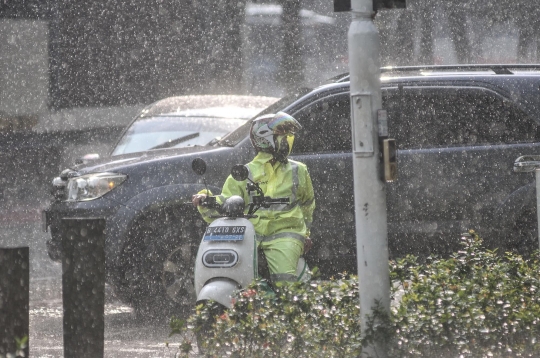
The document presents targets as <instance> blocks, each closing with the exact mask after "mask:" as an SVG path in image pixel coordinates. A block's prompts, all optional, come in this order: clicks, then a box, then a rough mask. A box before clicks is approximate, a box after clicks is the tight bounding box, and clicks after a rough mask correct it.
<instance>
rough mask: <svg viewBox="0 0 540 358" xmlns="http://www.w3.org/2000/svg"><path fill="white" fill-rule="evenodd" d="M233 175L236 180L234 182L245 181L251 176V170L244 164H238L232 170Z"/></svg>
mask: <svg viewBox="0 0 540 358" xmlns="http://www.w3.org/2000/svg"><path fill="white" fill-rule="evenodd" d="M231 175H232V177H233V178H234V180H237V181H244V180H246V179H247V178H248V176H249V170H248V168H247V167H246V166H245V165H242V164H236V165H235V166H234V167H232V169H231Z"/></svg>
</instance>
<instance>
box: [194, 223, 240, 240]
mask: <svg viewBox="0 0 540 358" xmlns="http://www.w3.org/2000/svg"><path fill="white" fill-rule="evenodd" d="M245 232H246V227H245V226H211V227H208V228H207V229H206V232H205V233H204V241H242V240H244V233H245Z"/></svg>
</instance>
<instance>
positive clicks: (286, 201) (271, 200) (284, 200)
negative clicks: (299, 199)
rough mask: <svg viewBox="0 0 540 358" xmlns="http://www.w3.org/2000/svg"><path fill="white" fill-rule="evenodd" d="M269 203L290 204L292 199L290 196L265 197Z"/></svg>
mask: <svg viewBox="0 0 540 358" xmlns="http://www.w3.org/2000/svg"><path fill="white" fill-rule="evenodd" d="M265 201H266V202H267V203H268V204H289V203H290V202H291V200H290V199H289V198H269V197H267V198H265Z"/></svg>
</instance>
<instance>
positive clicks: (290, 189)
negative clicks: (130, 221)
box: [192, 112, 315, 283]
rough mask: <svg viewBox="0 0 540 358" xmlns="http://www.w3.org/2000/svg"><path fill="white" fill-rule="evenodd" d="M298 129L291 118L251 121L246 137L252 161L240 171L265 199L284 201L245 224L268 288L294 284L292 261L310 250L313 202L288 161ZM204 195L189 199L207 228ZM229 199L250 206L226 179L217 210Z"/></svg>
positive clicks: (306, 182)
mask: <svg viewBox="0 0 540 358" xmlns="http://www.w3.org/2000/svg"><path fill="white" fill-rule="evenodd" d="M299 129H301V125H300V123H298V122H297V121H296V120H295V119H294V118H293V117H292V116H290V115H288V114H287V113H284V112H278V113H276V114H270V115H264V116H261V117H259V118H256V119H255V120H254V121H253V123H252V126H251V131H250V139H251V143H252V144H253V146H254V147H255V149H256V151H257V155H256V156H255V158H254V159H253V160H252V161H251V162H250V163H248V164H247V165H246V166H247V167H248V169H249V179H251V180H252V181H254V182H256V183H258V184H259V185H260V187H261V189H262V191H263V192H264V193H265V195H266V196H270V197H274V198H277V197H288V198H290V203H289V204H280V205H272V206H271V207H270V208H260V209H259V211H257V218H253V219H250V221H251V222H252V223H253V226H254V228H255V232H256V234H257V245H258V247H259V249H262V250H263V252H264V255H265V256H266V260H267V262H268V269H269V271H270V280H271V282H272V283H275V282H292V281H296V280H297V279H298V278H297V276H296V268H297V264H298V260H299V258H300V257H301V255H302V254H303V253H305V252H307V251H308V250H309V249H310V248H311V245H312V242H311V239H310V237H309V236H310V227H311V223H312V221H313V210H314V209H315V199H314V194H313V186H312V183H311V178H310V176H309V173H308V169H307V166H306V165H305V164H303V163H300V162H297V161H294V160H291V159H289V158H288V156H289V154H290V153H291V150H292V147H293V142H294V134H295V132H296V131H298V130H299ZM207 194H208V195H212V193H210V192H208V193H207V192H206V190H202V191H200V192H199V193H197V194H195V195H193V197H192V203H193V205H195V206H196V207H198V209H199V212H200V213H201V214H202V216H203V218H204V220H205V221H207V222H208V223H210V222H212V220H213V219H212V218H210V215H213V214H215V212H213V209H208V208H206V207H203V206H201V205H200V204H201V201H202V200H203V199H204V198H205V197H206V195H207ZM232 195H239V196H241V197H242V198H244V202H245V203H246V206H247V204H249V202H250V196H249V193H248V192H247V190H246V182H245V181H244V182H238V181H236V180H235V179H233V178H232V176H229V177H228V178H227V180H226V181H225V184H224V185H223V189H222V192H221V195H218V196H217V197H216V200H217V202H218V203H219V204H222V203H223V202H224V201H225V200H226V199H227V198H229V197H231V196H232Z"/></svg>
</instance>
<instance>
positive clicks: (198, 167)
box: [191, 158, 206, 175]
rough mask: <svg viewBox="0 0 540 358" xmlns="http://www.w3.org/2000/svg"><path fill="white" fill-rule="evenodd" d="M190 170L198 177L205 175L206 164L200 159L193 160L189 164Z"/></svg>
mask: <svg viewBox="0 0 540 358" xmlns="http://www.w3.org/2000/svg"><path fill="white" fill-rule="evenodd" d="M191 169H192V170H193V171H194V172H195V173H196V174H198V175H203V174H204V173H206V162H205V161H204V160H202V159H201V158H195V159H193V162H191Z"/></svg>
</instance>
